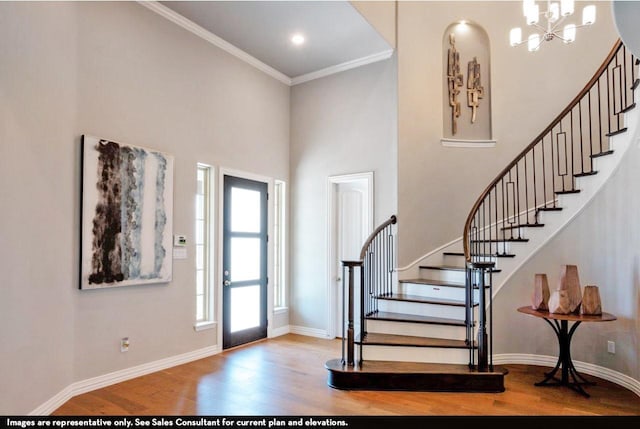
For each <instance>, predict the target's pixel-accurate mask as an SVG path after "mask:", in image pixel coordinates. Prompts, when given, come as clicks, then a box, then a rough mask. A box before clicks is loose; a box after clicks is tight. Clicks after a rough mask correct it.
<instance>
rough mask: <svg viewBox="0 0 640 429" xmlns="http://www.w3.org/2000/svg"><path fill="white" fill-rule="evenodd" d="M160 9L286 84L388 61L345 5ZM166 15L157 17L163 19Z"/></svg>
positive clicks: (177, 5)
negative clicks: (299, 40)
mask: <svg viewBox="0 0 640 429" xmlns="http://www.w3.org/2000/svg"><path fill="white" fill-rule="evenodd" d="M144 3H145V2H143V4H144ZM159 3H160V4H161V5H162V6H165V8H162V9H164V10H165V11H166V12H169V10H170V12H169V13H171V14H179V15H180V17H179V19H176V18H175V17H169V16H167V18H169V19H171V20H172V21H174V22H177V23H178V21H181V22H179V23H180V24H181V25H182V26H184V27H185V28H187V27H188V25H185V24H184V22H182V21H186V20H188V21H190V22H191V23H195V24H197V25H196V26H195V27H201V28H197V30H198V31H196V33H202V31H201V30H202V29H204V30H206V31H207V32H209V33H211V34H212V35H214V36H213V37H215V36H218V38H220V39H223V40H224V41H226V42H228V43H229V44H231V45H233V46H232V47H231V48H233V47H235V48H237V49H238V50H241V51H243V53H246V54H248V55H244V56H245V57H249V56H250V57H253V59H256V60H258V62H261V63H263V64H266V65H267V66H268V67H270V68H273V69H275V70H277V71H278V72H279V73H281V74H282V75H284V76H286V77H287V78H288V79H289V80H290V82H287V83H289V84H291V83H293V84H295V83H298V82H302V81H307V80H310V79H311V78H315V77H320V76H322V75H327V74H331V72H337V71H342V70H345V69H348V68H352V67H355V66H357V65H361V64H366V63H370V62H373V61H376V60H379V59H384V58H388V57H389V56H390V55H391V52H392V49H391V47H390V46H389V44H388V43H387V42H386V41H385V40H384V39H383V38H382V36H380V34H379V33H378V32H377V31H376V30H375V29H374V28H373V27H371V25H369V23H368V22H367V21H366V20H365V19H364V18H363V17H362V15H360V13H359V12H358V11H357V10H356V9H355V8H354V7H353V6H352V5H351V4H350V3H349V2H348V1H168V2H165V1H163V2H159ZM167 8H168V9H167ZM156 9H158V7H156ZM156 11H157V12H159V13H162V12H160V11H158V10H156ZM166 12H164V13H162V14H163V15H165V16H166V15H167V13H166ZM184 18H186V20H184ZM188 21H187V22H188ZM191 30H192V31H193V29H191ZM294 33H302V34H303V35H304V37H305V38H306V41H305V43H304V44H303V45H301V46H294V45H293V44H292V43H291V36H292V35H293V34H294ZM200 35H201V36H202V34H200ZM205 38H207V37H205ZM237 56H239V57H243V55H237ZM243 59H245V60H246V59H247V58H243ZM248 62H250V63H251V62H252V61H248ZM253 62H254V63H255V61H253ZM254 65H256V64H254ZM258 68H260V67H259V66H258ZM281 80H282V79H281Z"/></svg>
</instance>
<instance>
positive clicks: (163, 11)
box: [138, 0, 292, 86]
mask: <svg viewBox="0 0 640 429" xmlns="http://www.w3.org/2000/svg"><path fill="white" fill-rule="evenodd" d="M138 3H139V4H140V5H142V6H144V7H146V8H147V9H150V10H152V11H153V12H155V13H157V14H158V15H160V16H162V17H163V18H166V19H168V20H169V21H171V22H173V23H174V24H177V25H179V26H180V27H182V28H184V29H185V30H187V31H189V32H191V33H193V34H195V35H196V36H198V37H200V38H202V39H204V40H206V41H207V42H209V43H211V44H212V45H215V46H217V47H218V48H220V49H222V50H223V51H225V52H227V53H229V54H231V55H233V56H234V57H236V58H239V59H241V60H242V61H244V62H246V63H247V64H249V65H251V66H253V67H255V68H257V69H258V70H260V71H262V72H263V73H265V74H267V75H269V76H271V77H272V78H274V79H276V80H278V81H280V82H282V83H284V84H286V85H289V86H291V84H292V82H291V78H290V77H289V76H287V75H285V74H283V73H280V72H279V71H278V70H276V69H274V68H273V67H271V66H268V65H267V64H265V63H263V62H262V61H260V60H258V59H257V58H255V57H253V56H251V55H249V54H247V53H246V52H245V51H243V50H242V49H238V48H237V47H235V46H234V45H232V44H231V43H229V42H227V41H226V40H223V39H221V38H220V37H218V36H216V35H215V34H213V33H212V32H210V31H209V30H206V29H204V28H202V27H201V26H199V25H198V24H196V23H195V22H193V21H191V20H189V19H187V18H185V17H184V16H182V15H180V14H179V13H177V12H175V11H173V10H172V9H169V8H168V7H166V6H164V5H162V4H160V3H159V2H157V1H155V0H152V1H148V0H138Z"/></svg>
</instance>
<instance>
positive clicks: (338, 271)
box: [329, 173, 373, 337]
mask: <svg viewBox="0 0 640 429" xmlns="http://www.w3.org/2000/svg"><path fill="white" fill-rule="evenodd" d="M330 183H331V194H332V195H331V198H332V204H331V207H332V213H331V216H330V218H331V225H330V228H331V231H332V234H331V237H332V240H331V252H330V253H331V255H330V264H331V267H330V277H329V279H330V281H329V283H330V284H329V288H330V292H332V293H330V301H329V302H330V303H331V305H330V306H331V307H332V308H331V311H330V316H329V317H330V320H329V327H330V329H329V331H330V332H329V333H330V335H331V336H332V337H341V336H342V334H343V302H344V297H343V290H342V281H343V269H342V261H345V260H351V261H353V260H358V259H359V258H360V250H361V249H362V245H363V244H364V242H365V240H366V239H367V237H368V236H369V234H370V232H371V230H372V227H373V173H366V174H359V175H348V176H338V177H332V178H330ZM346 274H347V273H345V275H346ZM354 299H355V300H356V302H359V299H360V287H359V272H356V288H355V295H354ZM358 307H359V306H357V305H356V308H358ZM355 320H356V330H357V329H359V322H358V321H359V313H357V314H356V317H355ZM345 329H346V327H345Z"/></svg>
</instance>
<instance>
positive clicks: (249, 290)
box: [231, 285, 260, 332]
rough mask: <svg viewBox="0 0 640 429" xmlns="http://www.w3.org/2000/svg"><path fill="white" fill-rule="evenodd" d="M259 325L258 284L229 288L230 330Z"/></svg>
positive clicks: (234, 330) (235, 330)
mask: <svg viewBox="0 0 640 429" xmlns="http://www.w3.org/2000/svg"><path fill="white" fill-rule="evenodd" d="M259 325H260V286H259V285H255V286H245V287H236V288H233V289H231V332H237V331H241V330H243V329H248V328H254V327H256V326H259Z"/></svg>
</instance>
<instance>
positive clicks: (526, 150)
mask: <svg viewBox="0 0 640 429" xmlns="http://www.w3.org/2000/svg"><path fill="white" fill-rule="evenodd" d="M623 46H624V44H623V43H622V41H621V40H620V39H618V40H617V41H616V43H615V45H614V46H613V48H612V49H611V51H610V52H609V55H607V57H606V59H605V60H604V62H603V63H602V65H601V66H600V67H599V68H598V70H597V71H596V73H595V74H594V75H593V77H592V78H591V80H589V82H588V83H587V84H586V85H585V87H584V88H583V89H582V90H581V91H580V92H579V93H578V95H576V97H575V98H574V99H573V100H572V101H571V102H570V103H569V105H568V106H567V107H566V108H565V109H564V110H563V111H562V112H561V113H560V114H559V115H558V116H557V117H556V118H555V119H554V120H553V121H552V122H551V123H550V124H549V126H547V127H546V128H545V129H544V131H542V132H541V133H540V134H539V135H538V136H537V137H536V138H535V139H533V141H532V142H531V143H530V144H529V145H527V147H525V148H524V149H523V150H522V151H521V152H520V153H519V154H518V155H517V156H516V158H515V159H514V160H513V161H511V162H510V163H509V164H508V165H507V166H506V167H505V168H504V169H503V170H502V171H501V172H500V173H499V174H498V175H497V176H496V178H495V179H494V180H493V181H491V183H490V184H489V186H487V187H486V188H485V190H484V191H483V192H482V193H481V194H480V196H479V197H478V199H477V200H476V202H475V203H474V204H473V206H472V208H471V211H470V212H469V215H468V216H467V219H466V221H465V224H464V232H463V240H462V242H463V247H464V257H465V260H466V262H467V263H470V262H471V249H470V237H469V236H470V232H471V225H472V223H473V220H474V218H475V217H476V215H477V214H478V211H479V209H480V206H481V205H482V204H483V202H484V201H485V200H486V198H487V196H489V194H490V193H491V191H492V190H493V189H494V188H496V186H497V185H498V183H499V182H500V181H501V180H503V179H504V178H505V176H506V175H508V174H509V172H510V171H511V170H512V169H513V168H514V167H516V165H517V164H518V162H520V161H521V160H522V159H523V158H524V157H525V156H526V155H527V154H528V153H529V152H531V151H532V150H533V149H534V148H535V147H536V146H537V145H538V144H539V143H540V142H543V139H544V137H545V136H546V135H548V133H550V132H551V131H552V130H553V129H554V128H555V127H556V126H558V125H559V124H560V123H561V122H562V120H563V119H565V118H566V117H567V115H568V114H570V113H571V112H572V110H573V109H574V108H575V107H576V106H577V105H578V104H579V103H580V102H581V101H582V100H583V98H584V97H585V96H586V95H587V94H588V93H589V92H590V91H591V89H592V88H593V87H594V85H595V84H596V83H597V82H598V81H599V79H600V78H601V77H602V75H603V73H604V72H605V71H606V70H607V69H608V67H609V65H610V64H611V62H612V61H613V60H614V59H615V58H616V56H617V55H618V52H619V51H620V49H621V48H622V47H623Z"/></svg>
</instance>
